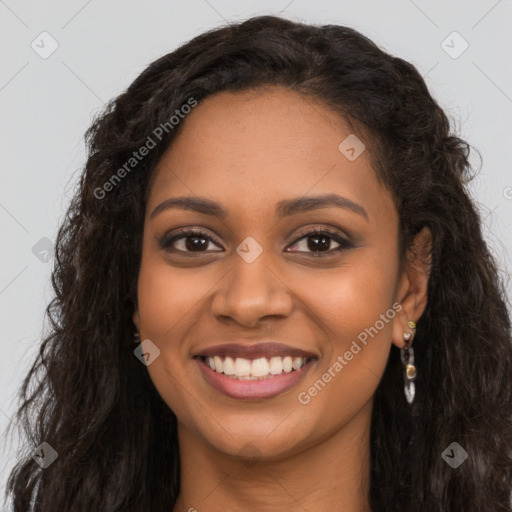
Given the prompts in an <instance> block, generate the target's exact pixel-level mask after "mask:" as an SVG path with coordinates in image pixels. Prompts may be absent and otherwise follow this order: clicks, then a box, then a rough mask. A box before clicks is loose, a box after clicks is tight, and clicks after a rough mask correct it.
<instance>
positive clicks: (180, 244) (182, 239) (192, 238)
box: [159, 229, 219, 253]
mask: <svg viewBox="0 0 512 512" xmlns="http://www.w3.org/2000/svg"><path fill="white" fill-rule="evenodd" d="M210 244H214V241H213V240H212V238H211V237H210V236H208V235H207V234H206V233H204V232H203V231H201V230H198V229H184V230H182V231H180V232H179V233H177V234H176V233H175V234H173V235H172V236H165V237H164V238H163V239H162V240H161V241H160V244H159V245H160V247H161V248H162V249H164V250H167V251H173V252H183V253H201V252H206V251H208V247H209V245H210ZM210 251H211V250H210ZM215 252H219V251H215Z"/></svg>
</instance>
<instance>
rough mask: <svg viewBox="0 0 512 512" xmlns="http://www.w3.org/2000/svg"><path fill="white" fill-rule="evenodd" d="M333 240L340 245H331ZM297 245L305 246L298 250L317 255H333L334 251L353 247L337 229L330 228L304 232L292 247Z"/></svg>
mask: <svg viewBox="0 0 512 512" xmlns="http://www.w3.org/2000/svg"><path fill="white" fill-rule="evenodd" d="M301 241H304V242H301ZM333 242H334V243H336V244H337V245H338V247H334V248H332V247H331V246H332V243H333ZM297 246H301V247H303V249H302V250H300V249H299V250H298V252H311V253H313V254H315V255H320V254H322V253H327V254H328V255H331V254H333V253H337V252H340V251H342V250H343V249H349V248H351V247H353V245H352V244H351V243H350V242H349V241H348V240H347V239H346V238H344V237H342V236H341V235H340V234H339V233H337V232H336V231H331V230H328V229H314V230H311V231H309V232H307V233H305V234H303V235H302V236H301V237H300V238H299V239H298V240H297V241H296V242H294V244H293V245H292V246H291V247H290V248H293V247H297ZM290 248H289V249H290Z"/></svg>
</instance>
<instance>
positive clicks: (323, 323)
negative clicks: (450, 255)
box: [134, 88, 417, 458]
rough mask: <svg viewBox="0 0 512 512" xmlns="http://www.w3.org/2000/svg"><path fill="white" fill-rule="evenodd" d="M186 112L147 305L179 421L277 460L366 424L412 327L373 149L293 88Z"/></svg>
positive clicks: (157, 372) (144, 266)
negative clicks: (394, 353)
mask: <svg viewBox="0 0 512 512" xmlns="http://www.w3.org/2000/svg"><path fill="white" fill-rule="evenodd" d="M181 122H182V123H184V124H183V126H181V127H180V129H181V130H182V131H181V132H180V133H179V135H178V136H177V138H176V139H175V140H174V142H173V144H172V147H171V148H169V150H167V152H166V153H165V154H164V156H163V158H162V159H161V161H160V163H159V166H158V169H157V175H156V178H155V180H154V182H153V184H152V186H151V190H150V194H149V198H148V204H147V211H146V218H145V225H144V239H143V252H142V263H141V268H140V275H139V282H138V302H139V309H138V312H135V313H134V321H135V323H136V324H137V325H138V326H139V329H140V334H141V339H142V340H145V339H149V340H151V342H152V343H154V344H155V345H156V346H157V347H158V348H159V350H160V355H159V356H158V357H156V358H155V359H154V361H153V362H151V363H150V364H149V365H148V371H149V373H150V376H151V378H152V380H153V382H154V384H155V386H156V388H157V389H158V391H159V393H160V394H161V396H162V398H163V399H164V400H165V402H166V403H167V404H168V405H169V407H170V408H171V409H172V410H173V411H174V413H175V414H176V416H177V418H178V421H179V428H180V433H181V434H183V435H187V436H189V437H190V436H192V437H193V438H194V439H195V441H197V442H198V443H200V444H204V445H208V446H210V447H213V448H214V449H217V450H220V451H221V452H223V453H225V454H231V455H235V454H240V455H243V454H245V455H254V454H259V455H261V456H264V457H269V458H272V457H280V456H284V455H287V454H292V453H294V452H298V451H299V450H304V449H305V448H307V447H308V446H313V445H314V444H317V443H318V442H319V441H321V440H323V439H326V438H327V437H329V436H335V435H337V434H339V433H341V432H343V431H345V432H347V431H348V430H350V427H349V425H352V426H353V428H354V431H356V430H357V429H361V428H364V426H365V425H366V426H367V425H368V420H369V417H370V412H371V406H372V396H373V394H374V392H375V390H376V388H377V385H378V383H379V381H380V379H381V376H382V374H383V371H384V368H385V365H386V361H387V358H388V354H389V351H390V347H391V343H392V341H395V343H397V344H399V343H400V341H399V338H400V336H401V333H402V332H403V331H404V330H408V329H407V323H406V320H407V319H406V315H405V310H404V308H402V309H401V311H400V308H401V306H400V305H399V304H398V303H399V302H400V303H402V302H401V301H402V299H404V298H405V299H406V297H404V295H405V294H406V292H405V290H406V288H407V278H406V277H401V276H400V275H399V259H398V256H399V255H398V217H397V212H396V209H395V206H394V203H393V200H392V196H391V194H390V192H389V191H387V190H386V189H385V188H383V187H382V186H381V185H380V184H379V183H378V181H377V178H376V174H375V171H374V170H373V169H372V168H371V166H370V160H369V155H368V152H367V151H365V150H364V147H363V146H362V145H361V144H362V143H361V142H360V141H358V140H357V139H354V138H353V137H354V136H353V135H351V132H350V130H349V129H348V128H347V126H346V125H345V124H344V123H343V122H342V120H341V119H340V118H339V117H338V116H337V115H335V114H333V113H332V112H330V111H329V110H328V109H327V108H326V107H324V106H323V105H321V104H320V103H317V102H313V101H312V100H310V99H305V98H304V97H303V96H301V95H299V94H298V93H295V92H293V91H290V90H287V89H282V88H270V89H267V90H259V91H257V92H254V91H253V92H243V93H237V94H232V93H221V94H217V95H215V96H211V97H209V98H207V99H206V100H205V101H203V102H202V103H200V104H199V105H198V106H197V107H196V108H195V109H193V110H192V112H191V113H190V114H189V115H188V116H187V118H186V119H185V120H182V121H181ZM349 136H350V138H349V139H348V140H347V141H345V139H346V138H347V137H349ZM343 141H345V142H343ZM342 142H343V144H342ZM340 144H341V146H340ZM351 148H353V150H352V149H351ZM361 151H362V152H361ZM359 153H360V154H359ZM325 196H330V197H331V199H330V201H325V202H324V199H325ZM176 198H188V199H187V201H186V202H183V203H181V206H180V204H175V205H174V206H172V205H171V204H170V203H169V202H168V201H169V200H171V199H176ZM334 199H335V200H334ZM200 200H201V201H202V202H199V201H200ZM166 201H167V202H168V203H166ZM162 205H163V206H162ZM165 205H167V207H165ZM183 228H193V229H194V231H195V233H193V234H192V235H191V234H188V235H183V234H181V235H180V230H181V229H183ZM314 229H317V230H318V231H320V234H318V233H315V232H314ZM325 230H328V233H325ZM408 319H414V320H417V317H416V318H414V312H413V315H410V314H409V316H408ZM397 338H398V342H397ZM262 343H267V344H268V345H260V344H262ZM272 344H280V346H274V345H272ZM221 345H228V346H224V347H219V346H221ZM281 345H284V347H282V346H281ZM251 349H252V351H251ZM301 355H302V356H304V358H302V359H301V358H300V357H299V356H301ZM205 356H210V357H212V358H213V362H214V365H215V362H219V363H221V365H222V370H223V371H222V372H221V371H217V370H212V369H211V368H210V367H209V365H208V361H209V360H208V358H207V357H205ZM215 356H217V357H215ZM228 358H229V359H230V360H228ZM272 358H273V359H272ZM256 360H258V361H257V362H255V361H256ZM294 361H295V363H294ZM304 363H305V365H304V366H303V367H301V368H299V367H300V365H301V364H304ZM290 366H291V368H290ZM294 368H299V370H295V369H294ZM290 369H291V370H292V371H290ZM219 370H220V365H219ZM224 370H225V373H224ZM234 371H235V372H236V375H239V377H236V375H231V376H230V375H229V373H233V372H234ZM269 371H270V374H269ZM279 372H282V373H279ZM227 374H228V375H227ZM264 375H267V376H266V377H264ZM243 376H246V377H253V378H245V379H244V378H240V377H243ZM262 376H263V377H262Z"/></svg>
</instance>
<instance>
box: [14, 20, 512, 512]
mask: <svg viewBox="0 0 512 512" xmlns="http://www.w3.org/2000/svg"><path fill="white" fill-rule="evenodd" d="M269 85H280V86H284V87H286V88H289V89H290V90H291V89H293V90H295V91H298V92H300V93H302V94H305V95H308V96H309V97H314V98H316V99H319V100H321V101H322V102H324V104H325V105H326V106H328V108H332V109H334V110H335V111H336V112H339V114H340V115H341V116H343V117H344V119H346V120H347V122H349V123H351V126H353V127H354V130H357V133H358V136H360V138H362V139H364V140H365V141H366V142H368V145H369V148H370V154H371V155H372V157H373V158H374V162H375V170H376V173H377V175H378V177H379V179H380V180H381V181H382V182H383V183H385V184H386V186H387V187H388V188H389V190H390V191H391V192H392V194H393V197H394V198H395V201H396V205H397V209H398V213H399V219H400V237H401V240H400V241H401V256H403V255H404V254H405V251H406V250H407V249H408V248H409V247H410V246H411V241H412V239H413V237H414V235H415V234H417V233H418V232H419V231H420V230H421V228H423V227H424V226H427V227H428V228H430V230H431V232H432V236H433V248H432V271H431V275H430V279H429V285H428V305H427V309H426V311H425V313H424V315H423V316H422V317H421V319H420V320H419V322H418V326H417V334H416V337H415V341H414V347H415V352H416V353H415V355H416V361H417V366H418V368H419V372H418V378H417V381H416V386H417V395H416V401H415V405H414V407H413V408H411V407H410V406H409V405H408V404H407V402H406V401H405V398H404V394H403V389H402V385H403V381H402V367H401V363H400V359H399V351H398V349H396V347H392V350H391V354H390V357H389V360H388V364H387V367H386V370H385V373H384V376H383V378H382V380H381V382H380V384H379V386H378V389H377V391H376V395H375V402H374V410H373V415H372V426H371V428H372V431H371V493H370V499H371V505H372V507H373V510H374V511H386V512H389V511H391V510H392V511H396V512H405V511H414V512H436V511H439V512H441V511H443V512H448V511H450V512H451V511H456V512H477V511H478V512H481V511H483V510H485V511H489V512H491V511H495V512H498V511H501V512H504V511H512V505H511V488H512V453H511V445H512V407H511V406H512V382H511V378H510V377H511V375H512V344H511V332H510V320H509V314H508V310H507V303H506V302H505V297H506V296H505V293H504V290H503V287H502V284H501V282H500V280H499V274H498V270H497V267H496V264H495V262H494V260H493V258H492V256H491V254H490V253H489V250H488V248H487V246H486V243H485V241H484V239H483V236H482V232H481V223H480V219H479V215H478V213H477V211H476V208H475V206H474V204H473V203H472V201H471V199H470V197H469V195H468V193H467V191H466V190H465V185H466V183H467V181H468V180H469V179H470V178H471V172H470V171H471V168H470V164H469V161H468V156H469V152H470V147H469V145H468V144H467V143H466V142H464V141H463V140H461V139H460V138H458V137H457V136H455V135H453V134H451V133H450V124H449V121H448V119H447V117H446V115H445V113H444V112H443V110H442V109H441V108H440V107H439V105H438V104H437V103H436V101H435V100H434V99H433V98H432V96H431V95H430V94H429V91H428V90H427V87H426V85H425V82H424V80H423V79H422V77H421V76H420V74H419V73H418V71H417V70H416V69H415V67H414V66H412V65H411V64H409V63H408V62H406V61H404V60H402V59H399V58H396V57H393V56H391V55H389V54H388V53H386V52H384V51H383V50H381V49H380V48H379V47H377V45H375V44H374V43H373V42H372V41H370V40H369V39H367V38H366V37H364V36H363V35H361V34H360V33H358V32H357V31H355V30H354V29H351V28H347V27H343V26H337V25H326V26H312V25H306V24H301V23H295V22H292V21H289V20H285V19H281V18H279V17H274V16H261V17H256V18H252V19H249V20H247V21H245V22H242V23H237V24H230V25H227V26H225V27H222V28H218V29H215V30H212V31H209V32H207V33H204V34H202V35H200V36H198V37H196V38H194V39H193V40H191V41H190V42H188V43H187V44H184V45H183V46H181V47H180V48H178V49H177V50H176V51H174V52H172V53H169V54H168V55H165V56H164V57H162V58H159V59H158V60H156V61H155V62H153V63H152V64H150V65H149V67H148V68H147V69H146V70H145V71H144V72H143V73H142V74H141V75H140V76H139V77H138V78H137V79H136V80H135V81H134V82H133V84H132V85H130V87H129V88H128V89H127V90H126V92H124V93H123V94H121V95H120V96H119V97H118V98H116V99H114V100H113V101H112V102H111V103H110V104H109V105H108V107H107V108H106V110H105V112H104V113H103V114H102V115H101V116H100V117H99V118H97V119H96V120H95V122H94V124H93V125H92V126H91V128H90V129H89V130H88V132H87V134H86V141H87V144H88V148H89V156H88V160H87V163H86V165H85V170H84V172H83V174H82V175H81V179H80V182H79V185H78V189H77V191H76V194H75V196H74V198H73V200H72V202H71V205H70V207H69V210H68V213H67V216H66V218H65V219H64V222H63V224H62V226H61V228H60V230H59V233H58V238H57V244H56V246H57V247H56V258H55V267H54V269H53V274H52V283H53V287H54V290H55V298H54V299H53V301H52V302H51V304H50V305H49V306H48V308H47V314H48V317H49V319H50V321H51V330H50V332H49V333H48V335H47V336H46V337H45V339H44V340H43V343H42V346H41V350H40V354H39V357H38V359H37V360H36V361H35V362H34V365H33V367H32V369H31V370H30V373H29V375H28V376H27V377H26V379H25V382H24V386H23V389H22V395H21V401H22V403H21V406H20V409H19V412H18V420H19V422H20V425H22V426H23V427H24V430H25V433H26V435H27V440H28V444H27V446H28V448H27V454H26V455H25V456H24V457H23V458H21V459H20V462H19V463H18V465H17V466H16V468H15V469H14V470H13V471H12V473H11V476H10V480H9V493H10V496H11V497H12V500H13V502H14V508H13V510H14V511H16V512H21V511H23V512H25V511H27V510H34V511H36V512H50V511H51V512H55V511H59V512H60V511H68V510H73V511H75V512H90V511H91V510H94V511H97V510H98V511H102V512H111V511H112V512H113V511H130V512H136V511H140V512H148V511H150V510H151V511H152V512H159V511H162V512H163V511H165V512H169V510H171V509H172V507H173V505H174V503H175V500H176V497H177V495H178V492H179V484H180V482H179V469H180V461H179V454H178V448H177V435H176V417H175V415H174V413H173V412H172V411H171V410H170V409H169V407H168V406H167V405H166V404H165V403H164V401H163V400H162V399H161V397H160V396H159V394H158V392H157V391H156V389H155V387H154V385H153V384H152V382H151V380H150V378H149V377H148V372H147V369H146V367H145V366H143V365H142V364H140V362H139V361H138V360H137V359H136V358H135V357H134V354H133V347H134V346H133V343H132V337H133V323H132V312H133V307H134V304H135V303H136V284H137V276H138V270H139V265H140V255H141V239H142V230H143V220H144V212H145V203H146V198H147V192H148V190H149V184H150V180H151V176H152V172H153V170H154V169H155V166H156V164H157V162H158V161H159V159H160V157H161V156H162V154H163V152H164V151H165V149H167V147H169V145H170V144H171V143H172V140H173V138H174V136H175V134H176V132H177V131H178V130H179V127H177V128H176V129H169V130H168V133H167V132H166V133H165V137H162V140H161V141H160V142H159V143H158V145H157V147H155V148H154V149H152V150H151V151H150V152H149V154H148V155H147V156H146V157H145V158H144V159H143V160H142V161H140V162H138V163H137V165H136V167H135V168H134V169H133V170H131V171H130V172H127V173H126V175H123V178H122V180H119V182H116V184H115V186H113V187H112V188H111V189H109V191H108V193H106V194H105V195H104V197H102V198H98V195H99V194H98V190H99V189H102V187H104V184H105V182H106V181H107V180H109V179H111V178H112V176H113V175H114V174H115V173H117V172H118V170H119V169H120V168H122V166H123V165H124V164H125V163H126V162H127V161H128V159H129V158H130V157H131V156H132V154H133V151H136V150H137V149H138V148H140V147H141V146H142V145H144V144H145V142H146V140H147V137H148V136H149V135H150V134H151V133H153V131H154V130H155V128H156V127H158V126H160V125H162V124H164V123H166V122H168V121H169V118H170V116H172V115H173V113H174V112H175V111H176V109H180V108H181V106H182V105H184V104H186V103H187V102H188V101H189V100H190V98H194V99H195V100H197V101H198V102H199V104H200V102H201V100H203V99H204V98H206V97H207V96H210V95H213V94H215V93H218V92H220V91H243V90H248V89H254V88H258V87H263V86H269ZM183 123H186V119H185V120H184V121H182V122H181V124H180V126H182V125H183ZM103 190H104V189H103ZM43 441H45V442H48V443H49V444H50V445H51V446H52V447H53V448H55V450H57V452H58V458H57V460H56V461H55V462H54V463H53V464H52V465H51V466H50V467H49V468H47V469H44V470H42V469H40V468H39V466H38V465H37V464H36V463H35V462H34V461H33V460H32V459H31V458H30V453H28V452H31V451H33V449H34V448H35V447H36V446H38V445H39V444H40V443H42V442H43ZM452 442H458V443H459V444H460V445H461V446H462V447H463V448H464V449H465V450H466V451H467V453H468V458H467V460H466V461H465V462H464V463H463V464H462V465H461V466H459V467H458V468H457V469H452V468H451V467H450V466H449V465H448V464H447V463H446V462H445V461H444V460H443V459H442V458H441V453H442V452H443V451H444V450H445V448H447V447H448V446H449V445H450V444H451V443H452ZM340 463H341V462H340ZM31 502H32V507H33V508H30V503H31Z"/></svg>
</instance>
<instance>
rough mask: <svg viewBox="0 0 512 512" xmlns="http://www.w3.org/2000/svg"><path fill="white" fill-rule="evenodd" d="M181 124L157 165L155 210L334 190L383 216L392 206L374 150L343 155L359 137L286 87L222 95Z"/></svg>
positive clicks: (236, 205) (242, 204) (245, 203)
mask: <svg viewBox="0 0 512 512" xmlns="http://www.w3.org/2000/svg"><path fill="white" fill-rule="evenodd" d="M181 122H182V123H183V125H182V126H181V127H180V131H179V132H178V134H177V136H176V138H175V139H174V140H173V142H172V144H171V146H170V147H169V148H168V150H167V151H166V152H165V153H164V155H163V157H162V158H161V160H160V162H159V165H158V167H157V170H156V176H155V180H154V182H153V184H152V187H151V191H150V196H149V204H148V209H149V207H151V206H153V207H154V206H155V205H156V204H159V202H161V201H164V200H166V199H167V198H168V197H169V196H181V195H187V196H190V195H198V196H208V197H211V198H212V199H215V200H216V201H219V202H221V203H224V204H226V205H227V207H228V209H229V208H230V205H231V207H232V208H233V209H240V208H246V209H247V208H249V207H251V205H252V206H254V207H256V205H259V206H260V209H261V207H262V205H264V204H269V206H270V205H272V204H273V203H276V202H278V200H280V199H282V198H284V197H286V198H291V197H297V196H304V195H307V194H312V195H313V194H324V193H333V192H334V193H340V194H342V195H344V196H347V197H349V198H350V199H353V200H354V201H357V202H364V203H365V204H366V205H367V206H365V208H366V207H367V209H368V210H369V212H370V213H372V211H373V214H374V215H377V216H378V215H381V214H382V209H387V208H389V207H390V206H391V207H392V202H391V196H390V194H389V192H388V191H387V190H385V189H384V188H383V187H382V186H381V184H380V183H379V182H378V180H377V176H376V174H375V171H374V169H373V168H372V166H371V162H370V156H369V154H368V151H363V152H362V153H361V155H360V156H359V157H358V158H356V159H355V160H349V159H348V158H347V157H346V156H345V155H344V154H343V153H342V152H341V151H340V149H339V147H340V143H342V142H343V141H344V140H346V139H347V137H354V135H355V134H353V133H352V132H351V130H350V128H349V127H348V126H347V125H346V123H345V122H344V121H343V119H342V118H341V117H340V116H339V115H338V114H336V113H334V112H332V110H330V109H329V107H328V106H326V105H325V104H323V103H322V102H321V101H319V100H315V99H312V98H309V97H306V96H304V95H301V94H299V93H297V92H295V91H292V90H290V89H285V88H282V87H269V88H265V89H259V90H252V91H244V92H237V93H231V92H222V93H219V94H215V95H213V96H210V97H208V98H206V99H205V100H204V101H202V102H201V103H200V104H199V105H198V106H196V107H195V108H194V109H193V111H192V112H191V113H190V114H189V115H188V116H187V117H186V119H185V120H183V121H181ZM349 140H352V139H349Z"/></svg>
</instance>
